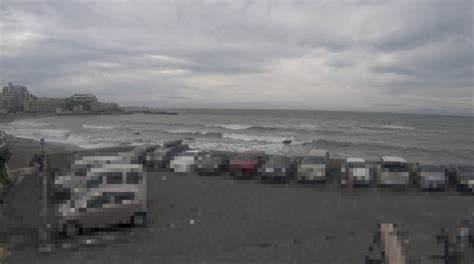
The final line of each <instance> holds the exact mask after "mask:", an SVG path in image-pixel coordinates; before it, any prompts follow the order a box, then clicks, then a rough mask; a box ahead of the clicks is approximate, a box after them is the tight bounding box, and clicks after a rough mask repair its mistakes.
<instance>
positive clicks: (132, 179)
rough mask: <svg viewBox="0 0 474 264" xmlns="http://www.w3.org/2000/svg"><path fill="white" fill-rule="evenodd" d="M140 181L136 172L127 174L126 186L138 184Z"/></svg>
mask: <svg viewBox="0 0 474 264" xmlns="http://www.w3.org/2000/svg"><path fill="white" fill-rule="evenodd" d="M140 180H141V175H140V173H138V172H128V173H127V179H126V183H127V184H138V183H139V182H140Z"/></svg>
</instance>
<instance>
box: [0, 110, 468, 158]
mask: <svg viewBox="0 0 474 264" xmlns="http://www.w3.org/2000/svg"><path fill="white" fill-rule="evenodd" d="M176 112H178V115H175V116H173V115H151V114H133V115H88V116H51V117H44V118H34V119H23V120H17V121H13V122H10V123H6V124H0V128H1V129H5V130H6V132H7V133H9V134H11V135H14V136H17V137H23V138H31V139H35V140H39V139H40V138H42V137H44V138H45V140H46V142H60V143H70V144H76V145H78V146H80V147H83V148H96V147H108V146H117V145H130V144H131V145H141V144H151V143H161V142H164V141H167V140H171V139H184V142H185V143H187V144H189V145H190V147H192V148H201V149H214V150H227V151H243V150H250V149H258V150H263V151H266V152H267V153H269V154H282V155H304V154H305V153H307V152H308V151H309V150H311V149H327V150H328V151H329V152H330V154H331V156H332V157H338V158H345V157H350V156H352V157H362V158H365V159H367V160H378V159H379V158H380V157H381V156H385V155H396V156H401V157H404V158H405V159H406V160H408V161H410V162H417V161H420V162H436V163H442V164H448V163H464V164H472V163H473V161H474V137H473V135H474V133H473V132H474V130H473V124H474V122H473V121H474V118H473V117H472V116H465V117H461V116H437V115H418V114H396V113H366V112H335V111H297V110H207V109H185V110H176ZM389 122H390V123H389ZM288 138H289V139H292V143H291V144H289V145H285V144H282V141H283V140H285V139H288Z"/></svg>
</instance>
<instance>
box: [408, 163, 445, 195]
mask: <svg viewBox="0 0 474 264" xmlns="http://www.w3.org/2000/svg"><path fill="white" fill-rule="evenodd" d="M415 178H416V182H417V183H418V186H419V188H420V189H422V190H441V189H445V188H446V186H447V184H448V178H447V176H446V173H445V169H444V167H443V166H440V165H436V164H417V165H416V172H415Z"/></svg>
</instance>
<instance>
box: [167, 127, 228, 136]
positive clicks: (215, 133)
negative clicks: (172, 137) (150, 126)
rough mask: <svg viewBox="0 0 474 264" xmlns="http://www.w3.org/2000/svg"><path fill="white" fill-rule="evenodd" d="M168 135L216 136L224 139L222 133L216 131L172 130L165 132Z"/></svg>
mask: <svg viewBox="0 0 474 264" xmlns="http://www.w3.org/2000/svg"><path fill="white" fill-rule="evenodd" d="M163 131H165V132H167V133H170V134H191V135H197V136H216V137H222V133H220V132H214V131H207V130H199V131H195V130H186V129H170V130H163Z"/></svg>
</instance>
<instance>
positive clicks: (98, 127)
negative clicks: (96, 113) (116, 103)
mask: <svg viewBox="0 0 474 264" xmlns="http://www.w3.org/2000/svg"><path fill="white" fill-rule="evenodd" d="M82 127H83V128H91V129H114V128H115V127H113V126H97V125H87V124H85V125H82Z"/></svg>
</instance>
